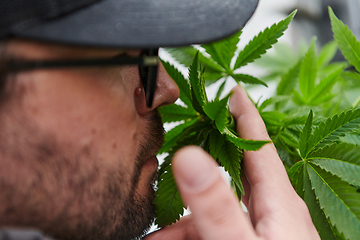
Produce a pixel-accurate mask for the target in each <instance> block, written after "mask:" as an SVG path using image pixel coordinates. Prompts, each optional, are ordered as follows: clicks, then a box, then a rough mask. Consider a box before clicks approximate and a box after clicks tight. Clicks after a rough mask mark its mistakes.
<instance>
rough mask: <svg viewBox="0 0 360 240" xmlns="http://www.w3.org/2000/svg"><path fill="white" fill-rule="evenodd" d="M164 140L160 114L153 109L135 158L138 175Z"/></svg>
mask: <svg viewBox="0 0 360 240" xmlns="http://www.w3.org/2000/svg"><path fill="white" fill-rule="evenodd" d="M164 139H165V129H164V126H163V123H162V120H161V116H160V113H159V111H158V110H157V109H154V110H153V111H152V113H151V114H150V116H149V118H148V124H147V128H146V132H145V137H144V138H143V141H141V142H140V148H139V152H138V155H137V158H136V167H137V173H138V174H140V169H141V167H142V166H143V165H144V164H145V162H146V160H147V159H148V158H149V157H151V156H153V155H154V154H156V152H157V151H158V150H159V149H160V148H161V146H162V145H163V143H164Z"/></svg>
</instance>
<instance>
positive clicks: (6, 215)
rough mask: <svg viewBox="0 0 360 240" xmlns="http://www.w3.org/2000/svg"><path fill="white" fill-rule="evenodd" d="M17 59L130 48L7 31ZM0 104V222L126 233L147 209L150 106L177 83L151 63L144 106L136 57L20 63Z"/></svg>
mask: <svg viewBox="0 0 360 240" xmlns="http://www.w3.org/2000/svg"><path fill="white" fill-rule="evenodd" d="M7 51H8V54H10V55H12V56H14V57H17V58H25V59H32V60H35V59H78V58H101V57H103V58H110V57H114V56H116V55H118V54H127V55H131V56H136V55H139V54H140V51H134V50H131V51H130V50H129V51H125V52H124V51H123V50H118V49H108V50H104V49H96V48H78V47H69V46H59V45H54V44H45V43H41V42H35V41H25V40H19V39H17V40H12V41H10V42H9V43H8V46H7ZM7 91H11V94H10V98H9V99H8V100H7V101H6V102H4V103H3V104H2V106H1V112H0V130H1V131H0V133H1V134H0V135H1V137H0V138H1V140H0V159H1V161H0V192H1V194H0V203H1V204H0V226H3V227H9V226H10V227H32V228H37V229H41V230H43V231H44V232H45V233H46V234H48V235H50V236H52V237H55V238H58V239H64V238H70V239H115V238H118V239H131V238H133V237H135V236H139V235H142V234H143V233H144V229H145V230H146V228H147V227H148V226H149V224H150V223H151V221H152V219H153V214H154V212H153V209H154V208H153V205H152V200H153V198H154V191H153V189H152V187H151V183H152V182H153V180H154V174H155V173H156V170H157V167H158V162H157V160H156V158H155V154H156V152H157V151H158V149H159V148H160V147H161V145H162V142H163V137H164V135H163V133H164V130H163V127H162V122H161V119H160V118H159V117H158V114H157V111H156V110H155V109H156V108H157V107H159V106H162V105H166V104H170V103H173V102H174V101H175V100H176V99H177V98H178V96H179V90H178V88H177V86H176V84H175V83H174V82H173V80H172V79H171V78H170V77H169V76H168V75H167V73H166V72H165V70H164V68H163V67H162V66H160V69H159V73H158V87H157V90H156V92H155V97H154V102H153V107H152V108H147V107H146V104H145V95H144V91H143V89H142V83H141V80H140V78H139V72H138V66H121V67H106V68H104V67H102V68H100V67H98V68H96V67H94V68H76V69H56V70H55V69H54V70H35V71H29V72H20V73H18V74H17V76H16V77H15V79H11V81H9V84H8V86H7Z"/></svg>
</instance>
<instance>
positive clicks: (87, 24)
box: [13, 0, 258, 48]
mask: <svg viewBox="0 0 360 240" xmlns="http://www.w3.org/2000/svg"><path fill="white" fill-rule="evenodd" d="M257 4H258V0H216V1H209V0H121V1H119V0H103V1H100V2H98V3H95V4H93V5H91V6H88V7H85V8H83V9H80V10H78V11H76V12H72V13H71V14H68V15H66V16H63V17H61V18H57V19H54V20H51V21H47V22H42V23H38V24H36V25H35V26H31V27H30V28H29V27H28V26H27V28H26V29H24V28H23V27H20V26H18V27H17V28H14V29H13V34H14V35H15V36H19V37H25V38H31V39H37V40H42V41H49V42H56V43H62V44H71V45H82V46H98V47H116V48H118V47H121V48H153V47H170V46H184V45H190V44H199V43H207V42H212V41H216V40H219V39H222V38H224V37H227V36H229V35H231V34H233V33H235V32H236V31H238V30H240V29H241V28H242V27H243V26H244V25H245V23H246V22H247V21H248V20H249V19H250V17H251V16H252V14H253V13H254V11H255V9H256V7H257Z"/></svg>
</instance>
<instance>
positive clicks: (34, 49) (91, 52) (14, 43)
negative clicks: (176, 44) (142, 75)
mask: <svg viewBox="0 0 360 240" xmlns="http://www.w3.org/2000/svg"><path fill="white" fill-rule="evenodd" d="M6 45H7V52H8V53H9V54H11V55H12V56H14V57H32V58H35V59H36V58H39V59H42V58H44V57H46V58H49V59H51V58H56V59H58V58H66V59H69V58H70V59H71V58H78V57H82V58H87V57H111V56H116V55H119V54H121V53H124V52H125V51H127V52H130V53H134V54H136V53H137V52H139V50H125V49H120V48H97V47H84V46H74V45H66V44H56V43H49V42H42V41H36V40H28V39H21V38H13V39H9V40H8V41H7V43H6Z"/></svg>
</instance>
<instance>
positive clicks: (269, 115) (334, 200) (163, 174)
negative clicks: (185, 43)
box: [155, 8, 360, 239]
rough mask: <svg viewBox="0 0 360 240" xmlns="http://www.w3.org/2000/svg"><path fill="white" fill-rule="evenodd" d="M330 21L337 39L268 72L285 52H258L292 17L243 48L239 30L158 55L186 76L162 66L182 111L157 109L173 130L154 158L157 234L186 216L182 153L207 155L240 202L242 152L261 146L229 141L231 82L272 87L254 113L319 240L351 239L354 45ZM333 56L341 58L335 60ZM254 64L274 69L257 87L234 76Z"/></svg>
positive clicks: (359, 202) (359, 232)
mask: <svg viewBox="0 0 360 240" xmlns="http://www.w3.org/2000/svg"><path fill="white" fill-rule="evenodd" d="M329 15H330V19H331V25H332V30H333V33H334V39H335V40H334V41H332V42H330V43H328V44H327V45H325V46H324V47H323V48H322V49H321V50H320V51H317V48H316V38H314V39H313V40H312V41H311V43H310V44H309V46H308V47H307V49H306V50H305V51H302V52H301V53H300V54H298V53H295V52H294V53H293V54H292V55H291V56H292V59H291V60H288V61H286V64H278V65H276V64H274V63H276V62H278V63H281V62H284V61H279V60H281V59H282V60H284V59H283V55H284V54H282V53H281V50H280V51H279V49H284V48H283V47H282V48H280V47H278V48H277V49H276V48H275V50H276V51H275V52H273V53H272V54H265V53H266V52H267V50H268V49H270V48H271V47H272V46H273V45H274V44H275V43H276V42H277V41H278V38H280V37H281V36H282V35H283V33H284V31H285V30H286V29H287V27H288V25H289V24H290V22H291V21H292V19H293V18H294V16H295V11H294V12H293V13H291V14H290V15H289V16H288V17H287V18H286V19H284V20H283V21H280V22H279V23H277V24H274V25H272V26H271V27H270V28H267V29H265V30H264V31H262V32H260V33H259V34H258V35H257V36H255V37H254V38H253V39H252V40H251V41H250V42H249V43H248V44H247V45H246V46H245V47H244V48H243V49H238V47H237V45H238V42H239V39H240V36H241V32H238V33H236V34H235V35H233V36H231V37H229V38H227V39H224V40H222V41H219V42H215V43H211V44H206V45H201V46H191V47H185V48H176V49H166V50H167V51H168V52H169V53H170V54H171V55H172V56H173V57H174V59H176V60H177V61H178V62H179V63H181V64H183V65H184V66H186V67H188V68H189V74H188V77H187V78H186V77H184V75H183V74H182V73H181V72H180V71H179V70H178V69H177V68H175V67H174V66H173V65H171V64H170V63H168V62H164V61H163V65H164V67H165V69H166V70H167V71H168V73H169V75H170V76H171V77H172V78H173V79H174V80H175V81H176V83H177V84H178V86H179V88H180V99H181V103H180V104H173V105H170V106H164V107H162V108H160V113H161V115H162V118H163V122H165V123H169V122H176V123H177V124H178V125H177V126H176V127H174V128H173V129H171V130H170V131H168V132H167V134H166V137H165V144H164V145H163V147H162V149H161V150H160V152H159V153H167V157H166V158H165V160H164V162H163V163H162V165H161V168H160V176H159V183H158V190H157V197H156V199H155V204H156V214H157V217H156V223H157V224H158V225H159V226H164V225H168V224H171V223H173V222H175V221H176V220H177V219H179V218H180V216H181V215H182V214H183V212H184V205H183V203H182V201H181V197H180V195H179V192H178V190H177V188H176V184H175V181H174V178H173V175H172V171H171V159H172V157H173V155H174V153H175V152H176V151H177V150H178V149H180V148H181V147H183V146H185V145H189V144H192V145H198V146H201V147H202V148H203V149H204V150H205V151H207V152H209V153H210V155H211V156H212V157H213V158H214V159H215V160H216V161H217V162H218V163H219V164H220V165H221V166H223V167H224V169H225V170H226V171H227V172H228V173H229V175H230V177H231V183H232V186H233V188H234V191H235V192H236V193H237V195H238V197H239V198H240V197H241V194H243V192H244V190H243V187H242V183H241V179H242V170H241V160H242V151H243V150H246V151H255V150H258V149H259V148H261V147H262V146H263V145H264V144H266V143H267V142H266V141H252V140H244V139H241V138H239V137H238V136H237V134H236V132H235V123H234V120H233V118H232V117H231V115H230V113H229V110H228V99H229V97H230V95H231V94H229V93H224V89H225V87H224V86H225V84H226V83H227V82H229V81H235V82H236V83H238V84H241V85H243V87H245V88H248V87H249V86H251V85H253V84H257V85H263V86H264V87H266V86H267V83H268V82H269V81H276V82H277V88H276V92H275V93H274V95H273V96H272V97H270V98H268V99H265V100H264V101H262V103H261V104H259V103H255V105H256V107H257V108H258V110H259V112H260V114H261V116H262V118H263V120H264V122H265V124H266V127H267V131H268V133H269V135H270V137H271V140H272V142H273V143H274V144H275V146H276V148H277V151H278V153H279V156H280V157H281V159H282V160H283V163H284V165H285V167H286V168H287V169H288V175H289V178H290V180H291V182H292V184H293V186H294V188H295V189H296V192H297V193H298V194H299V195H300V196H301V197H302V198H303V199H304V201H305V202H306V204H307V206H308V208H309V210H310V214H311V217H312V219H313V222H314V224H315V226H316V228H317V230H318V232H319V234H320V236H321V238H322V239H358V238H359V236H360V191H359V189H360V130H359V129H360V109H359V108H356V107H358V105H359V102H360V97H359V95H360V94H359V93H360V75H359V72H360V42H358V41H357V40H356V38H355V36H354V35H353V34H352V32H351V31H350V30H349V29H348V27H347V26H346V25H344V24H343V23H342V22H341V21H340V20H339V19H337V17H336V16H335V14H334V13H333V11H332V10H331V9H330V8H329ZM286 49H288V48H286ZM338 49H340V51H341V53H342V54H343V56H344V58H345V60H344V61H341V62H334V61H333V58H334V56H335V53H336V51H337V50H338ZM288 53H289V51H287V54H288ZM285 55H286V54H285ZM255 60H256V61H255ZM254 61H255V64H258V65H260V64H262V65H263V66H264V65H265V66H266V65H267V64H266V62H268V63H270V64H269V65H271V66H272V68H271V70H270V71H269V72H268V75H267V76H264V77H263V78H262V80H261V79H260V78H257V77H255V76H251V75H247V74H241V73H239V71H238V69H241V68H242V67H243V66H246V65H247V64H249V63H252V62H254ZM264 63H265V64H264ZM215 82H219V84H218V85H219V87H218V89H217V94H216V97H215V99H213V100H209V99H208V97H207V93H206V88H205V87H206V86H209V85H211V84H213V83H215ZM224 95H225V97H223V98H221V97H222V96H224Z"/></svg>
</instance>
